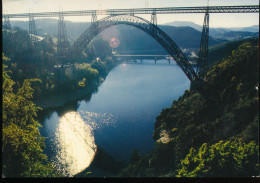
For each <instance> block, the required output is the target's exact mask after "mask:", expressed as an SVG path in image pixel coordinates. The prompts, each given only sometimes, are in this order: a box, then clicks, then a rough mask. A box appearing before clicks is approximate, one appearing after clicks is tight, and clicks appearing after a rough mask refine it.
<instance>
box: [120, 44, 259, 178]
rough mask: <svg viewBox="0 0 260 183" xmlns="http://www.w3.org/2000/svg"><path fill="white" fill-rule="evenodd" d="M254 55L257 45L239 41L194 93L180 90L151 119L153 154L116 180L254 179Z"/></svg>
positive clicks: (256, 119) (256, 61) (256, 98)
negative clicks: (172, 177)
mask: <svg viewBox="0 0 260 183" xmlns="http://www.w3.org/2000/svg"><path fill="white" fill-rule="evenodd" d="M258 50H259V46H258V42H256V41H249V42H245V43H243V44H242V45H240V46H239V47H238V49H237V50H234V51H232V53H230V56H229V57H227V58H226V59H225V60H222V61H219V62H216V63H215V64H213V65H212V66H211V68H210V69H209V70H208V71H207V74H206V77H205V79H204V82H205V84H204V85H203V88H201V89H200V92H198V91H194V90H192V91H190V90H188V91H185V93H184V95H183V96H181V97H180V98H179V99H178V100H177V101H174V102H173V104H172V107H171V108H167V109H164V110H163V111H162V112H161V114H160V115H159V116H158V117H157V119H156V123H155V128H154V133H153V138H154V139H155V140H156V146H155V149H154V150H153V151H152V152H151V153H149V154H146V155H143V156H141V158H140V159H139V160H138V161H137V162H136V163H132V164H130V165H129V166H128V167H127V168H125V169H124V170H123V171H122V172H121V173H120V174H119V176H142V177H143V176H166V177H167V176H174V177H175V176H224V175H225V176H239V175H241V176H256V175H257V174H258V171H256V170H257V169H256V168H257V167H258V165H257V163H258V157H259V155H258V154H257V149H258V144H259V141H258V129H259V95H258V94H259V89H258V87H259V71H258V68H259V57H258ZM235 139H239V140H235ZM205 143H206V144H205ZM191 148H192V150H190V149H191ZM222 148H223V149H222ZM194 149H199V150H198V151H195V150H194ZM214 149H216V150H214ZM204 151H205V152H204ZM213 151H214V155H213V154H212V152H213ZM203 153H204V154H203ZM232 153H233V154H232ZM202 154H203V155H202ZM223 156H224V161H222V159H223ZM198 157H200V158H198ZM187 159H188V161H189V163H187ZM229 161H233V162H232V165H234V167H233V168H232V167H229V165H230V162H229ZM216 162H217V163H216ZM185 163H187V164H185ZM203 166H204V167H203ZM210 167H211V169H210ZM222 169H223V171H224V170H226V171H225V172H223V171H222ZM241 172H243V173H241ZM224 173H225V174H224Z"/></svg>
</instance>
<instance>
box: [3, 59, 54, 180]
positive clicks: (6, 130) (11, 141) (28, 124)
mask: <svg viewBox="0 0 260 183" xmlns="http://www.w3.org/2000/svg"><path fill="white" fill-rule="evenodd" d="M2 59H3V61H7V60H8V58H7V57H5V56H4V55H2ZM6 69H7V66H6V65H5V64H3V73H2V77H3V85H2V92H3V104H2V109H3V118H2V119H3V120H2V171H3V172H2V175H3V176H5V177H20V176H25V177H48V176H55V172H54V169H53V166H52V164H51V163H48V161H47V156H46V155H45V154H43V148H44V138H43V137H41V135H40V133H39V129H38V127H39V126H40V124H39V123H38V122H37V121H36V120H35V117H36V116H37V114H36V113H37V111H38V110H39V108H38V107H36V106H35V104H34V103H33V102H32V101H31V99H32V96H33V89H32V88H31V82H38V81H40V80H38V79H30V80H29V79H28V80H25V81H24V82H23V85H22V87H21V88H18V90H17V92H14V91H13V90H14V89H13V86H14V85H15V84H16V83H15V82H14V81H13V80H11V79H10V76H9V73H10V71H8V70H6Z"/></svg>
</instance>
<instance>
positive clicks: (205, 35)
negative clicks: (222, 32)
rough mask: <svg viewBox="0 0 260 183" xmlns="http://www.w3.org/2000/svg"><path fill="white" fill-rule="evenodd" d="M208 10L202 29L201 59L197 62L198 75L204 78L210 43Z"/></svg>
mask: <svg viewBox="0 0 260 183" xmlns="http://www.w3.org/2000/svg"><path fill="white" fill-rule="evenodd" d="M208 11H209V10H208V9H207V11H206V14H205V17H204V23H203V28H202V34H201V40H200V49H199V57H198V62H197V70H196V73H197V74H199V75H201V76H202V77H203V75H204V71H205V69H206V68H207V65H208V63H207V62H208V41H209V13H208Z"/></svg>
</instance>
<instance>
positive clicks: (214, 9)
mask: <svg viewBox="0 0 260 183" xmlns="http://www.w3.org/2000/svg"><path fill="white" fill-rule="evenodd" d="M207 9H208V12H209V13H259V5H254V6H209V7H207V6H201V7H169V8H137V9H107V10H82V11H63V12H62V14H63V16H91V15H93V14H96V15H129V14H152V13H153V12H155V13H156V14H175V13H205V12H206V10H207ZM59 14H60V12H42V13H20V14H3V16H2V18H28V17H29V16H30V15H31V16H33V17H58V16H59Z"/></svg>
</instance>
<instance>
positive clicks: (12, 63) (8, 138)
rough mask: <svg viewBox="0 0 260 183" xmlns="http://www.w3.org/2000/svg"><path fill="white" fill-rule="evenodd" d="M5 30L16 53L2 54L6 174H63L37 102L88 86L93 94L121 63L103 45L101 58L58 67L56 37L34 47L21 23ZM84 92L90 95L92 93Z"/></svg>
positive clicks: (6, 44) (7, 46) (7, 48)
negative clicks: (51, 158)
mask: <svg viewBox="0 0 260 183" xmlns="http://www.w3.org/2000/svg"><path fill="white" fill-rule="evenodd" d="M2 34H3V52H4V53H5V54H6V55H7V56H8V57H10V59H9V58H7V57H5V56H4V54H3V56H2V57H3V60H4V64H3V86H2V87H3V88H2V89H3V105H2V108H3V118H2V121H3V123H2V154H3V156H2V159H3V162H2V169H3V173H2V176H3V177H55V176H62V175H60V174H58V173H57V172H56V171H55V168H54V166H53V165H52V164H51V163H50V162H48V159H47V156H46V155H45V154H44V153H43V149H44V148H45V144H44V139H45V138H43V137H41V135H40V132H39V129H38V128H39V127H40V126H41V125H40V123H39V122H38V121H37V120H36V119H37V114H39V112H40V111H39V110H40V108H39V107H36V105H35V101H37V100H44V99H46V98H50V97H56V96H59V95H61V94H63V95H69V94H70V93H71V92H74V91H77V90H80V89H84V88H88V87H89V88H90V89H89V92H91V91H92V90H91V89H92V87H93V88H94V89H95V87H97V86H98V85H99V84H100V83H101V82H102V81H103V80H104V78H105V77H106V75H107V74H108V72H109V71H110V70H111V69H112V68H113V67H114V66H115V65H116V64H117V62H115V61H114V60H113V59H112V57H111V55H109V54H108V53H109V49H108V48H106V46H104V47H102V49H104V50H106V52H105V53H106V54H103V55H101V57H100V58H99V60H93V58H91V56H89V58H88V59H87V58H86V57H85V59H84V60H81V61H78V63H73V64H71V65H69V66H64V67H54V66H55V65H57V63H56V59H55V58H56V50H57V48H56V45H55V43H54V42H53V38H52V37H50V36H47V37H45V38H44V39H43V40H41V41H40V42H38V43H37V44H35V45H34V46H33V48H32V47H30V46H29V35H28V32H27V31H24V30H22V29H20V28H17V27H16V28H15V29H14V30H2ZM101 43H102V41H100V42H99V44H101ZM97 50H98V49H97ZM96 56H97V55H96ZM7 60H8V61H7ZM7 68H8V70H7ZM60 76H62V78H59V77H60ZM34 78H38V79H34ZM94 89H93V90H94ZM90 90H91V91H90ZM83 93H84V96H85V97H86V96H87V95H89V93H85V92H83ZM69 100H71V98H70V99H68V101H69ZM74 100H76V99H74Z"/></svg>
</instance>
